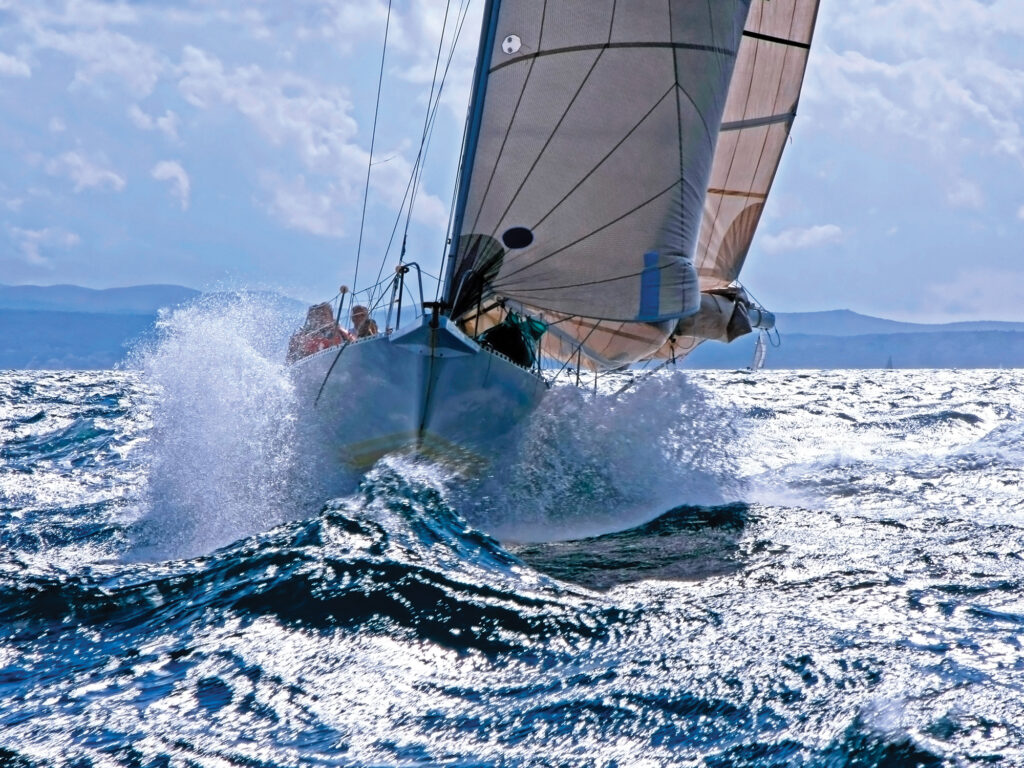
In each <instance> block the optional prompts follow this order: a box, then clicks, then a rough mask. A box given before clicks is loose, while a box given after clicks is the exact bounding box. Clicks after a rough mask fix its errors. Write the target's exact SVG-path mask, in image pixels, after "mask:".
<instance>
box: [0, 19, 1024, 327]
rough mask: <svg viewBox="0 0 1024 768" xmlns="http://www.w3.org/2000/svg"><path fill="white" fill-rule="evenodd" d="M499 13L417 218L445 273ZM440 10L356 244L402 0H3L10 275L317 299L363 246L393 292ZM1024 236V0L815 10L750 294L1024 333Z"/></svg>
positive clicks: (472, 35)
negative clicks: (473, 112)
mask: <svg viewBox="0 0 1024 768" xmlns="http://www.w3.org/2000/svg"><path fill="white" fill-rule="evenodd" d="M764 1H765V0H754V2H764ZM480 6H481V0H472V3H471V5H470V6H469V10H468V15H467V18H466V21H465V25H464V27H463V32H462V35H461V37H460V38H459V41H458V46H457V48H456V50H455V55H454V57H453V59H452V64H451V68H450V71H449V75H448V78H447V79H446V80H445V85H444V91H443V93H442V105H441V108H440V109H439V110H438V112H437V121H436V128H435V131H434V134H433V136H432V139H431V142H430V146H429V152H428V154H427V161H426V164H425V170H424V175H423V183H422V185H421V187H420V190H419V193H418V195H417V198H416V205H415V207H414V211H413V216H412V221H411V222H410V224H409V229H408V240H407V243H408V245H407V256H406V258H407V259H410V260H414V261H418V262H419V263H421V264H422V265H423V267H424V268H425V269H426V270H427V271H428V273H431V274H436V273H437V271H438V269H439V264H440V258H441V255H442V253H443V251H444V243H445V235H446V228H447V223H448V214H449V209H450V203H451V197H452V192H453V186H454V179H455V173H456V169H457V163H458V150H459V144H460V141H461V134H462V127H463V124H464V118H465V109H466V103H467V99H468V91H469V83H470V79H471V75H472V68H473V59H474V57H475V53H476V45H477V36H478V34H479V26H480V14H481V7H480ZM458 9H459V0H454V1H453V4H452V6H451V9H450V15H449V23H448V24H447V27H446V29H447V30H448V36H447V37H446V38H445V40H444V44H443V48H444V50H445V51H447V49H448V46H449V45H450V42H451V39H452V32H453V29H454V23H453V21H454V18H455V16H456V14H457V13H458ZM445 11H446V2H445V0H393V9H392V15H391V20H390V23H388V24H387V32H388V39H389V45H388V50H387V55H386V58H385V62H384V88H383V90H382V94H381V102H380V113H379V118H378V125H377V133H376V138H375V139H374V140H373V142H374V146H373V153H372V154H373V165H372V166H371V172H370V189H369V197H368V206H367V212H366V217H365V223H364V226H363V227H362V231H363V237H362V245H361V246H360V244H359V243H360V230H361V211H362V203H363V194H364V184H365V181H366V175H367V163H368V161H369V159H370V155H371V152H370V148H371V137H372V135H373V117H374V103H375V100H376V96H377V76H378V69H379V67H380V63H381V47H382V43H383V39H384V34H385V25H386V20H387V2H386V0H385V1H384V2H381V1H380V0H288V1H287V2H282V1H281V0H179V1H178V2H166V0H164V1H158V0H134V1H133V2H105V1H103V0H0V283H4V284H14V285H18V284H35V285H49V284H58V283H73V284H77V285H84V286H88V287H93V288H106V287H113V286H122V285H136V284H143V283H175V284H180V285H186V286H190V287H194V288H199V289H206V290H210V289H224V288H241V287H251V288H260V289H272V290H278V291H281V292H283V293H286V294H288V295H290V296H294V297H296V298H299V299H303V300H307V301H314V300H321V299H327V298H330V297H331V296H333V295H334V294H335V292H336V291H337V288H338V286H339V285H340V284H342V283H344V284H348V285H351V284H352V282H353V277H354V275H353V273H354V268H355V263H356V254H357V252H358V253H360V260H359V263H360V266H359V270H360V273H359V278H358V283H357V284H358V285H359V286H360V287H365V286H366V285H369V284H370V283H372V282H375V281H376V279H377V274H378V272H379V271H380V270H381V269H382V265H384V266H383V269H384V270H385V273H386V270H389V269H390V268H391V265H392V264H393V263H394V262H395V261H396V260H397V257H398V251H399V244H400V242H401V240H402V232H403V230H404V227H405V221H404V218H401V219H398V211H399V207H400V205H401V202H402V199H403V196H404V193H405V191H406V188H407V182H408V179H409V176H410V172H411V170H412V168H413V164H414V161H415V158H416V154H417V150H418V148H419V144H420V136H421V133H422V128H423V121H424V117H425V112H426V109H427V102H428V94H429V91H430V87H431V81H432V74H433V68H434V61H435V56H436V54H437V50H438V44H439V40H440V35H441V31H442V28H444V26H443V22H444V16H445ZM396 219H397V220H399V228H398V235H397V236H396V241H395V242H394V243H393V244H392V246H391V249H390V251H388V250H387V246H388V241H389V238H390V236H391V232H392V229H393V227H394V226H395V223H396ZM1022 243H1024V2H1022V1H1021V0H857V1H856V2H840V0H822V4H821V10H820V15H819V20H818V27H817V31H816V35H815V39H814V45H813V48H812V52H811V58H810V62H809V65H808V74H807V81H806V84H805V88H804V93H803V97H802V99H801V103H800V109H799V113H798V117H797V120H796V123H795V125H794V128H793V134H792V141H791V143H790V146H789V147H788V149H787V151H786V154H785V156H784V157H783V161H782V167H781V169H780V171H779V175H778V177H777V178H776V183H775V187H774V189H773V191H772V195H771V197H770V198H769V201H768V205H767V208H766V211H765V215H764V218H763V219H762V222H761V226H760V228H759V231H758V234H757V236H756V238H755V242H754V245H753V247H752V249H751V253H750V255H749V257H748V260H747V264H746V267H745V269H744V272H743V275H742V276H741V279H742V281H743V283H744V284H745V285H746V286H747V288H748V289H749V290H750V291H751V292H752V294H753V295H754V296H755V297H757V298H758V299H759V300H760V301H761V302H762V303H763V304H764V305H765V306H767V307H768V308H769V309H772V310H775V311H782V312H786V311H812V310H822V309H837V308H848V309H853V310H856V311H859V312H864V313H867V314H873V315H879V316H884V317H891V318H895V319H902V320H914V321H919V322H944V321H953V320H972V319H1001V320H1017V321H1022V320H1024V258H1022V257H1024V245H1022ZM427 283H428V287H427V290H428V292H429V293H432V285H430V280H429V278H428V279H427Z"/></svg>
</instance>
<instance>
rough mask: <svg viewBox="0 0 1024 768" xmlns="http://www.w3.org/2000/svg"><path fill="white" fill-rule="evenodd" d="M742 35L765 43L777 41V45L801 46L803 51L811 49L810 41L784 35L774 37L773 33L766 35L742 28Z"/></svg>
mask: <svg viewBox="0 0 1024 768" xmlns="http://www.w3.org/2000/svg"><path fill="white" fill-rule="evenodd" d="M743 36H744V37H752V38H754V39H755V40H764V41H765V42H766V43H778V44H779V45H789V46H792V47H793V48H803V49H804V50H805V51H809V50H810V49H811V44H810V43H804V42H801V41H799V40H788V39H786V38H784V37H775V36H774V35H766V34H764V33H763V32H752V31H750V30H749V29H745V30H743Z"/></svg>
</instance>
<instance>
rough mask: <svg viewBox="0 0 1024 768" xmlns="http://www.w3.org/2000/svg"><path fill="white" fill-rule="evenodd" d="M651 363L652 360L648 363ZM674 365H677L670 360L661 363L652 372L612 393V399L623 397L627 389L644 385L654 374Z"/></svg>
mask: <svg viewBox="0 0 1024 768" xmlns="http://www.w3.org/2000/svg"><path fill="white" fill-rule="evenodd" d="M650 362H651V361H650V360H648V361H647V363H650ZM672 363H675V360H673V359H671V358H669V359H667V360H665V361H664V362H662V363H660V364H659V365H658V366H657V367H655V368H652V369H651V370H648V371H644V373H643V375H641V376H638V377H636V378H634V379H630V380H629V381H628V382H626V383H625V384H623V385H622V386H621V387H619V388H618V389H617V390H615V391H614V392H613V393H612V397H614V396H616V395H621V394H622V393H623V392H625V391H626V390H627V389H631V388H632V387H635V386H637V385H638V384H643V383H644V382H645V381H647V380H648V379H649V378H651V377H652V376H653V375H654V374H656V373H657V372H658V371H660V370H661V369H662V368H664V367H665V366H666V365H669V364H672Z"/></svg>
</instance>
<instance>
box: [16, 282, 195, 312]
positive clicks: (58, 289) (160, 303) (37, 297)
mask: <svg viewBox="0 0 1024 768" xmlns="http://www.w3.org/2000/svg"><path fill="white" fill-rule="evenodd" d="M199 295H200V294H199V291H196V290H193V289H192V288H185V287H184V286H181V285H133V286H130V287H127V288H104V289H102V290H96V289H94V288H82V287H80V286H77V285H0V309H33V310H50V311H58V312H89V313H94V312H100V313H103V314H107V315H154V314H156V313H157V312H158V311H159V310H160V309H161V308H162V307H174V306H177V305H179V304H184V303H185V302H187V301H190V300H191V299H194V298H195V297H196V296H199Z"/></svg>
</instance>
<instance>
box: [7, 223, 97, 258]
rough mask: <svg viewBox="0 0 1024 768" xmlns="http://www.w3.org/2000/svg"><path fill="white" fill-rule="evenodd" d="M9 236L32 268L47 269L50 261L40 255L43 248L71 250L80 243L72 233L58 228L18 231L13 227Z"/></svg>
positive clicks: (79, 239) (18, 229)
mask: <svg viewBox="0 0 1024 768" xmlns="http://www.w3.org/2000/svg"><path fill="white" fill-rule="evenodd" d="M11 236H12V237H13V238H14V239H15V240H16V241H17V243H18V246H19V248H20V249H21V255H22V258H23V259H24V260H25V261H26V262H27V263H28V264H31V265H32V266H37V267H49V266H51V264H50V260H49V259H48V258H46V257H45V256H44V255H43V254H42V249H43V248H51V247H52V248H73V247H74V246H76V245H78V244H79V243H80V242H81V238H79V236H78V235H76V234H75V233H74V232H68V231H66V230H63V229H59V228H52V227H47V228H46V229H20V228H18V227H13V228H12V229H11Z"/></svg>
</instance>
